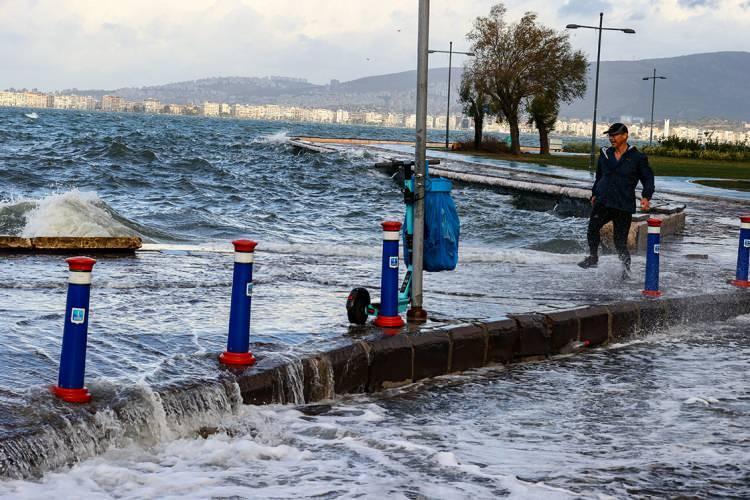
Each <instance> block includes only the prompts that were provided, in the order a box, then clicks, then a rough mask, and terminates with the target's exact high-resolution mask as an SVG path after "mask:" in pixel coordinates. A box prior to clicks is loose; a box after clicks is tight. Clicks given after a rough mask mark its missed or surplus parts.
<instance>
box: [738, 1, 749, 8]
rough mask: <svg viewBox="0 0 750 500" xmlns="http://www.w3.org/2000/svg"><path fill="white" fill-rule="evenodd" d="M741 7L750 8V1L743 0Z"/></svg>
mask: <svg viewBox="0 0 750 500" xmlns="http://www.w3.org/2000/svg"><path fill="white" fill-rule="evenodd" d="M740 7H741V8H743V9H745V10H750V1H747V2H742V3H741V4H740Z"/></svg>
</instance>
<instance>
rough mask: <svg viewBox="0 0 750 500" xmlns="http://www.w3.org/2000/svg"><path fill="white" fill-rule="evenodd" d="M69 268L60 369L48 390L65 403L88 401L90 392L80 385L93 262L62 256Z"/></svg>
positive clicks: (84, 357) (91, 260) (83, 362)
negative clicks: (54, 384)
mask: <svg viewBox="0 0 750 500" xmlns="http://www.w3.org/2000/svg"><path fill="white" fill-rule="evenodd" d="M65 262H67V263H68V268H69V269H70V277H69V279H68V298H67V301H66V304H65V326H64V328H63V341H62V352H61V353H60V372H59V375H58V378H57V385H56V386H54V387H52V393H53V394H54V395H55V396H57V397H58V398H60V399H62V400H63V401H67V402H69V403H88V402H89V401H91V394H90V393H89V391H88V389H86V387H84V385H83V379H84V376H85V374H86V340H87V336H88V328H89V299H90V296H91V270H92V269H93V268H94V264H96V261H95V260H94V259H90V258H88V257H71V258H69V259H66V260H65Z"/></svg>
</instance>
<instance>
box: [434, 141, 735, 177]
mask: <svg viewBox="0 0 750 500" xmlns="http://www.w3.org/2000/svg"><path fill="white" fill-rule="evenodd" d="M430 149H431V150H433V151H446V149H445V148H430ZM451 153H457V154H466V155H474V156H484V157H486V158H493V159H498V160H506V161H517V162H523V163H536V164H541V165H554V166H556V167H564V168H571V169H575V170H588V168H589V156H588V155H586V156H559V155H538V154H522V155H520V156H516V155H510V154H503V153H488V152H486V151H451ZM597 157H598V155H597ZM648 159H649V163H650V165H651V168H653V169H654V174H656V175H665V176H673V177H714V178H717V179H750V162H741V161H721V160H696V159H692V158H672V157H669V156H649V158H648Z"/></svg>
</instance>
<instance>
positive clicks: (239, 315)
mask: <svg viewBox="0 0 750 500" xmlns="http://www.w3.org/2000/svg"><path fill="white" fill-rule="evenodd" d="M740 219H741V226H740V243H739V249H738V252H737V273H736V277H735V279H734V280H732V281H731V282H730V283H732V284H733V285H736V286H739V287H745V288H747V287H750V281H748V267H749V265H748V264H749V262H748V260H749V258H750V216H743V217H741V218H740ZM382 227H383V262H382V274H381V281H380V287H381V290H380V292H381V294H380V297H381V303H380V308H379V311H378V316H377V318H376V319H375V321H374V324H375V325H376V326H379V327H382V328H399V327H401V326H403V325H404V320H403V319H402V318H401V316H400V315H399V303H398V292H399V289H398V272H399V232H400V230H401V223H400V222H396V221H386V222H383V223H382ZM660 237H661V221H660V220H659V219H653V218H652V219H649V220H648V248H647V252H646V277H645V286H644V290H643V291H642V292H641V293H642V294H643V295H645V296H649V297H658V296H660V295H661V292H660V291H659V253H660ZM232 244H233V245H234V272H233V277H232V301H231V306H230V312H229V333H228V336H227V350H226V351H225V352H223V353H222V354H221V355H220V356H219V360H220V361H221V362H222V363H224V364H227V365H240V366H249V365H252V364H254V363H255V356H253V353H251V352H250V309H251V304H252V297H253V262H254V252H255V247H256V246H257V243H256V242H254V241H250V240H235V241H233V242H232ZM66 262H67V263H68V266H69V270H70V275H69V279H68V293H67V300H66V306H65V324H64V329H63V342H62V352H61V354H60V369H59V376H58V381H57V385H56V386H54V387H52V388H51V390H52V392H53V393H54V394H55V395H56V396H57V397H59V398H60V399H62V400H64V401H68V402H71V403H86V402H88V401H90V400H91V394H90V393H89V391H88V390H87V389H86V387H85V385H84V377H85V367H86V341H87V335H88V319H89V299H90V293H91V271H92V269H93V268H94V264H96V261H95V260H94V259H91V258H88V257H72V258H69V259H66Z"/></svg>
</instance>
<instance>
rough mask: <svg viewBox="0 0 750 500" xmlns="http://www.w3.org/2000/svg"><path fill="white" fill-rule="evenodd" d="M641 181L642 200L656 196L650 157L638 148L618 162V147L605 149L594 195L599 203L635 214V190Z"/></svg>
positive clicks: (629, 148) (629, 149) (592, 189)
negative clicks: (616, 155) (649, 161)
mask: <svg viewBox="0 0 750 500" xmlns="http://www.w3.org/2000/svg"><path fill="white" fill-rule="evenodd" d="M638 181H641V184H642V185H643V192H642V193H641V196H642V197H643V198H648V199H649V200H650V199H651V196H653V194H654V171H653V170H651V167H649V165H648V157H647V156H646V155H645V154H643V153H641V152H640V151H638V149H637V148H636V147H635V146H630V147H628V149H627V151H625V153H623V155H622V156H621V157H620V160H619V161H618V160H617V159H615V148H613V147H609V148H602V150H601V153H600V154H599V163H598V164H597V167H596V180H595V181H594V187H593V188H591V192H592V193H593V195H594V196H596V203H597V204H598V203H601V204H603V205H604V206H606V207H609V208H615V209H617V210H622V211H624V212H630V213H631V214H632V213H635V188H636V186H637V185H638Z"/></svg>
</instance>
